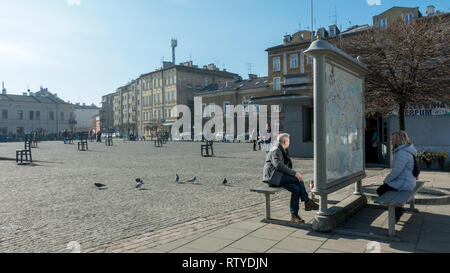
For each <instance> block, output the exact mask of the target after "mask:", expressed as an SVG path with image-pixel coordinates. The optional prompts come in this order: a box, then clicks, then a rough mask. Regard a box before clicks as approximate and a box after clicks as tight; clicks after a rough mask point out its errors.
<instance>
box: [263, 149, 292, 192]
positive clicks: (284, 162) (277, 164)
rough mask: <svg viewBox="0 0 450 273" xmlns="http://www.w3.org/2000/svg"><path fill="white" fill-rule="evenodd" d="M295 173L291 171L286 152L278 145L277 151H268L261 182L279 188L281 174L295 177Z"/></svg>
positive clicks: (290, 163) (289, 160) (290, 162)
mask: <svg viewBox="0 0 450 273" xmlns="http://www.w3.org/2000/svg"><path fill="white" fill-rule="evenodd" d="M296 173H297V172H296V171H294V170H293V169H292V161H291V159H290V158H289V156H288V154H287V152H286V151H285V150H284V149H283V147H281V145H278V148H277V149H274V150H272V151H270V153H269V154H268V155H267V157H266V164H264V174H263V182H265V183H269V184H270V185H273V186H279V185H280V182H281V177H282V176H283V174H287V175H290V176H295V174H296Z"/></svg>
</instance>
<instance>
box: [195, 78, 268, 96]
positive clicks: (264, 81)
mask: <svg viewBox="0 0 450 273" xmlns="http://www.w3.org/2000/svg"><path fill="white" fill-rule="evenodd" d="M268 86H269V82H268V77H260V78H255V79H247V80H236V81H234V82H227V83H223V82H221V83H212V84H210V85H208V86H206V87H205V88H203V89H201V90H199V91H197V92H196V93H206V92H214V91H215V92H226V91H238V90H250V89H258V88H264V87H268Z"/></svg>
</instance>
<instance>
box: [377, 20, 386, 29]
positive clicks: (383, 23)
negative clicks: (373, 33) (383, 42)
mask: <svg viewBox="0 0 450 273" xmlns="http://www.w3.org/2000/svg"><path fill="white" fill-rule="evenodd" d="M386 25H387V20H386V18H383V19H380V20H378V27H379V28H381V29H385V28H386Z"/></svg>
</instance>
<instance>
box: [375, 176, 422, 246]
mask: <svg viewBox="0 0 450 273" xmlns="http://www.w3.org/2000/svg"><path fill="white" fill-rule="evenodd" d="M424 184H425V183H424V182H421V181H417V182H416V187H415V188H414V190H412V191H388V192H386V193H385V194H383V195H382V196H380V197H379V198H377V199H375V200H374V203H376V204H380V205H383V206H387V207H388V210H389V231H388V234H389V237H395V207H403V206H404V205H405V204H406V203H409V205H410V209H411V210H414V203H415V195H416V193H417V192H418V191H419V190H420V189H421V188H422V187H423V185H424Z"/></svg>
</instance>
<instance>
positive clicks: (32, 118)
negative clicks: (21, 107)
mask: <svg viewBox="0 0 450 273" xmlns="http://www.w3.org/2000/svg"><path fill="white" fill-rule="evenodd" d="M30 120H34V111H30Z"/></svg>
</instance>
